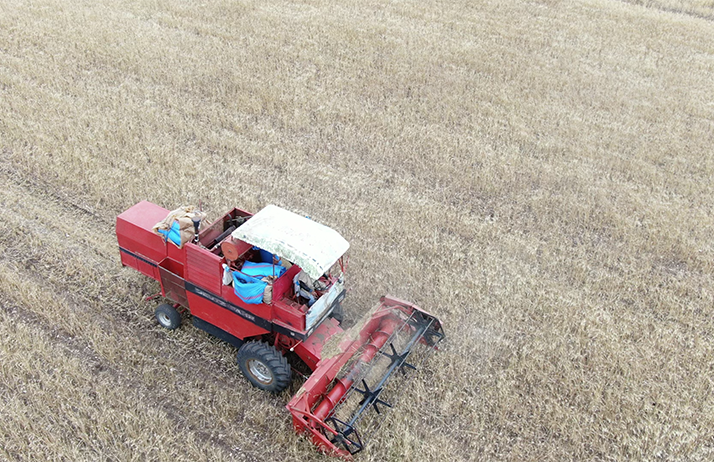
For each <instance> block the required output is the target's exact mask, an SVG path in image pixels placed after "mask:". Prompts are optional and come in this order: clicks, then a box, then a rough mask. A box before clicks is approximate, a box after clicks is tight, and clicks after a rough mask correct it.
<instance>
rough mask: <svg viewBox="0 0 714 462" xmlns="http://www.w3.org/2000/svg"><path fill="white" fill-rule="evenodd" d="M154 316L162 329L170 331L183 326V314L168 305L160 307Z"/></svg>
mask: <svg viewBox="0 0 714 462" xmlns="http://www.w3.org/2000/svg"><path fill="white" fill-rule="evenodd" d="M154 315H155V316H156V320H157V321H159V324H161V327H164V328H166V329H168V330H174V329H176V328H177V327H178V326H180V325H181V313H179V312H178V310H177V309H176V308H174V307H173V306H172V305H169V304H168V303H164V304H162V305H159V306H158V307H157V308H156V311H155V312H154Z"/></svg>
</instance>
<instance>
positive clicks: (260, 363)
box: [238, 341, 292, 393]
mask: <svg viewBox="0 0 714 462" xmlns="http://www.w3.org/2000/svg"><path fill="white" fill-rule="evenodd" d="M238 366H239V367H240V370H241V372H242V373H243V375H245V376H246V378H247V379H248V380H249V381H250V383H251V384H253V386H255V387H257V388H260V389H261V390H265V391H269V392H272V393H279V392H281V391H283V390H285V388H287V386H288V385H290V378H291V372H292V371H291V369H290V365H289V364H288V360H287V359H286V358H285V357H284V356H283V355H282V354H280V352H279V351H278V350H276V349H275V347H273V346H271V345H268V344H267V343H263V342H259V341H255V342H248V343H244V344H243V346H241V347H240V350H238Z"/></svg>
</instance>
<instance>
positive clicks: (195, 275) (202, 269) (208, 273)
mask: <svg viewBox="0 0 714 462" xmlns="http://www.w3.org/2000/svg"><path fill="white" fill-rule="evenodd" d="M184 249H185V251H186V280H187V281H189V282H191V283H193V284H196V285H197V286H199V287H203V288H204V289H206V290H208V291H209V292H212V293H214V294H216V295H219V294H220V293H221V279H222V276H223V268H222V267H221V257H219V256H218V255H214V254H212V253H211V252H209V251H208V250H206V249H204V248H201V247H198V246H197V245H194V244H186V245H185V246H184ZM203 319H205V318H203ZM206 321H208V319H206Z"/></svg>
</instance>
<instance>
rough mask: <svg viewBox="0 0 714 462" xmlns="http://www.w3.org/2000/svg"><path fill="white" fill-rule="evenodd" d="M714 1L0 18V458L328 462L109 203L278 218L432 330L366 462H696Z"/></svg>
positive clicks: (702, 405)
mask: <svg viewBox="0 0 714 462" xmlns="http://www.w3.org/2000/svg"><path fill="white" fill-rule="evenodd" d="M713 11H714V6H713V5H712V2H711V1H692V2H675V1H671V0H661V1H651V2H639V1H632V2H617V1H605V0H581V1H574V2H558V1H533V2H517V1H513V0H499V1H485V2H467V1H458V0H456V1H454V2H407V1H400V2H379V1H372V0H367V1H359V2H356V1H347V2H336V1H320V0H314V1H310V0H306V1H297V2H276V1H263V2H253V1H230V2H229V1H216V2H206V3H205V4H199V3H196V2H184V1H174V0H171V1H168V0H156V1H148V0H140V1H132V2H129V1H108V0H99V1H87V0H85V1H76V2H68V1H59V0H54V1H53V0H41V1H35V2H23V1H20V0H5V1H4V2H1V3H0V178H1V181H2V185H3V188H2V191H0V204H2V211H3V214H2V221H3V228H2V233H0V262H1V263H0V307H1V308H2V309H0V396H1V398H2V399H1V400H0V403H2V404H1V405H0V422H2V425H0V458H5V459H10V460H15V459H19V460H40V459H66V460H78V459H84V460H145V459H160V460H322V456H320V455H317V454H316V453H315V451H314V450H313V448H312V446H310V445H309V444H308V443H307V442H306V441H305V440H303V439H300V438H298V437H296V436H295V435H294V434H293V433H292V430H291V425H290V422H289V420H288V417H287V413H286V412H285V410H284V409H283V406H284V405H285V404H286V403H287V400H288V399H289V396H290V394H291V393H293V392H295V391H296V389H297V386H298V385H299V384H298V383H296V384H295V385H294V386H293V387H292V388H291V390H288V391H286V392H285V393H283V394H281V395H280V396H278V397H273V396H268V395H266V394H263V393H260V392H258V391H257V390H255V389H253V388H251V387H250V386H249V385H248V383H247V381H246V380H245V379H243V378H242V377H241V376H240V374H239V371H238V369H237V367H236V366H235V364H234V350H233V349H232V348H230V347H228V346H226V345H225V344H222V343H220V342H218V341H215V340H213V339H211V338H209V337H208V336H207V335H205V334H203V333H201V332H199V331H198V330H196V329H194V328H193V327H191V326H185V327H183V328H181V329H179V330H178V331H175V332H166V331H163V330H161V329H160V328H158V327H157V326H156V325H155V323H154V322H153V319H152V312H153V308H154V303H152V302H145V301H144V300H143V299H144V297H145V296H146V295H148V294H150V293H152V292H155V291H156V290H157V285H156V284H155V283H153V282H150V281H147V280H146V278H144V277H142V276H141V275H139V274H137V273H135V272H133V271H132V270H128V269H122V268H121V267H120V264H119V259H118V251H117V249H116V244H115V238H114V235H113V220H114V217H115V216H116V215H117V214H118V213H120V212H121V211H123V210H124V209H126V208H127V207H129V206H131V205H132V204H133V203H135V202H136V201H139V200H142V199H148V200H151V201H154V202H156V203H159V204H161V205H163V206H165V207H167V208H169V209H172V208H175V207H176V206H178V205H181V204H184V203H198V202H199V201H202V203H203V207H204V210H205V211H207V212H208V213H209V218H215V217H216V216H217V215H218V214H220V213H223V212H224V211H225V210H227V209H228V208H230V207H233V206H240V207H243V208H246V209H248V210H252V211H257V210H258V209H259V208H260V207H262V206H264V205H266V204H268V203H276V204H279V205H281V206H284V207H287V208H289V209H291V210H295V211H298V212H301V213H305V214H308V215H310V216H312V217H313V218H315V219H316V220H318V221H320V222H323V223H326V224H328V225H330V226H333V227H334V228H336V229H337V230H339V231H340V232H341V233H342V234H343V235H344V236H345V237H346V238H347V239H348V240H349V241H350V242H351V244H352V248H351V252H350V253H351V256H350V265H349V270H348V278H349V279H348V284H349V286H350V288H351V292H350V295H349V299H348V301H347V302H346V309H347V318H348V319H347V321H348V323H356V322H357V321H358V320H359V318H360V317H361V316H362V314H364V313H365V312H366V311H367V310H368V309H369V308H370V307H371V306H373V305H374V303H375V302H376V300H377V299H378V297H379V296H380V295H382V294H384V293H391V294H392V295H395V296H398V297H400V298H403V299H407V300H410V301H412V302H414V303H416V304H418V305H420V306H422V307H423V308H425V309H427V310H429V311H431V312H433V313H434V314H436V315H438V316H439V317H440V318H441V319H442V320H443V322H444V324H445V327H446V332H447V335H448V343H447V344H446V345H445V346H444V348H443V349H442V351H441V352H439V353H438V354H437V355H435V356H434V357H432V358H431V361H430V362H429V364H428V366H427V367H426V368H425V369H424V370H423V371H421V373H420V375H419V377H418V378H417V379H416V380H414V381H413V382H411V386H410V389H408V390H405V395H406V397H405V398H404V399H402V400H401V403H400V404H401V406H400V407H399V408H398V409H397V410H396V411H394V412H392V413H391V414H390V416H389V418H388V419H389V420H388V425H384V426H382V431H381V433H380V434H379V435H378V436H377V437H376V438H375V439H374V440H373V442H372V444H371V445H370V446H369V448H368V451H367V452H366V453H365V454H364V455H362V456H360V458H361V460H373V461H381V460H411V459H417V458H420V459H421V460H443V461H447V460H449V461H450V460H514V461H515V460H518V461H521V460H533V461H535V460H587V459H589V460H611V459H612V460H626V459H648V460H652V459H658V458H659V459H666V460H711V459H712V458H713V457H714V430H712V429H713V428H714V398H713V396H714V394H713V393H712V387H713V386H714V383H713V379H712V374H713V371H714V352H713V351H712V349H713V346H714V341H713V340H712V335H713V332H714V321H712V311H713V310H712V306H713V304H714V295H713V293H714V285H713V284H712V282H713V280H712V279H713V278H712V271H713V269H714V267H713V266H714V265H712V261H713V258H714V246H713V245H712V237H711V236H712V232H713V231H714V226H713V225H714V219H713V218H712V216H713V212H714V195H713V192H714V191H713V190H712V189H713V188H712V180H713V175H714V160H713V159H714V157H713V156H712V145H714V99H713V98H712V93H713V90H714V23H712V21H711V18H712V17H714V12H713Z"/></svg>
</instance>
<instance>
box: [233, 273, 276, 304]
mask: <svg viewBox="0 0 714 462" xmlns="http://www.w3.org/2000/svg"><path fill="white" fill-rule="evenodd" d="M267 285H268V283H267V282H263V281H261V280H260V279H258V278H254V277H251V276H248V275H247V274H243V273H241V272H240V271H233V290H234V291H235V293H236V295H237V296H238V298H240V299H241V300H243V301H244V302H245V303H248V304H250V305H257V304H259V303H263V292H265V286H267Z"/></svg>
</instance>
